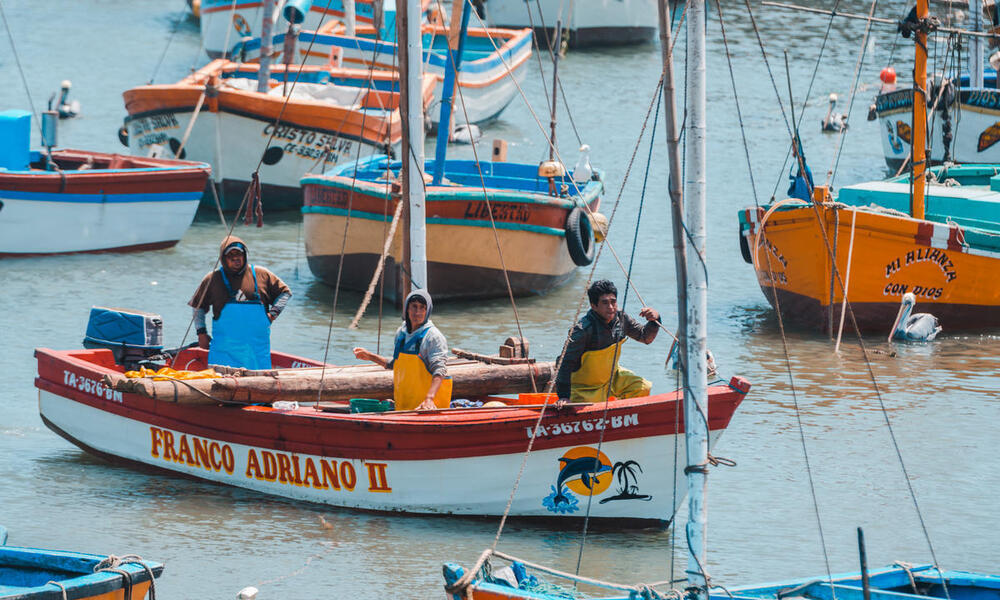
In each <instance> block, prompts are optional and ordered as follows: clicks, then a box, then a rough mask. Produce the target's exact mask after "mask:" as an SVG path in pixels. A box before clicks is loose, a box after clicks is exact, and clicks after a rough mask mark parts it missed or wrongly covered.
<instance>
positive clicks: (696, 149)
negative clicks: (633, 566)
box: [684, 0, 926, 600]
mask: <svg viewBox="0 0 1000 600" xmlns="http://www.w3.org/2000/svg"><path fill="white" fill-rule="evenodd" d="M923 1H924V2H926V0H923ZM687 11H688V16H687V30H686V31H687V33H686V36H685V37H686V38H687V39H686V41H687V86H688V88H687V107H686V108H687V118H686V121H687V131H686V135H687V144H686V147H685V162H686V163H687V170H686V173H685V181H684V203H685V205H686V206H685V215H686V219H685V224H686V225H687V230H688V232H689V236H688V237H689V240H690V242H689V243H690V249H691V250H692V251H691V252H687V253H686V256H685V259H686V264H687V301H688V306H687V324H686V327H685V333H686V336H687V348H686V350H687V357H686V360H685V365H684V366H685V370H686V372H687V387H685V388H684V428H685V432H686V434H685V436H684V437H685V440H686V444H687V464H688V466H687V469H686V471H687V480H688V522H687V541H688V547H689V556H688V567H687V576H688V587H689V588H690V589H692V590H694V591H692V592H691V596H692V597H693V598H697V599H699V600H708V587H707V583H706V580H705V575H704V568H705V547H706V533H707V524H708V520H707V507H706V503H705V488H706V482H707V479H708V472H707V470H706V465H707V464H708V378H707V365H706V358H705V352H706V350H707V347H708V346H707V343H706V337H707V333H706V322H705V321H706V317H707V312H708V311H707V306H706V305H707V300H708V295H707V292H708V279H707V276H706V275H707V274H706V271H705V260H706V256H705V190H706V185H705V178H706V170H705V156H706V143H705V142H706V123H705V0H693V1H692V2H690V3H689V4H688V9H687Z"/></svg>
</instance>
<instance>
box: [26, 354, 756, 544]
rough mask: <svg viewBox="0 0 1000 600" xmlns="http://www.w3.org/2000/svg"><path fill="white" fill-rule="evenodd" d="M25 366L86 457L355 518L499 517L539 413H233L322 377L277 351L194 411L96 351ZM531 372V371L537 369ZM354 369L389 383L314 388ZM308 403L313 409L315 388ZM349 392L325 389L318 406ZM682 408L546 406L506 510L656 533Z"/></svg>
mask: <svg viewBox="0 0 1000 600" xmlns="http://www.w3.org/2000/svg"><path fill="white" fill-rule="evenodd" d="M35 356H36V358H37V360H38V377H37V379H36V380H35V385H36V387H37V388H38V390H39V412H40V413H41V417H42V420H43V421H44V422H45V424H46V425H47V426H48V427H49V428H50V429H52V430H53V431H54V432H56V433H58V434H59V435H61V436H62V437H64V438H66V439H67V440H69V441H70V442H72V443H74V444H76V445H77V446H79V447H80V448H82V449H84V450H86V451H87V452H90V453H92V454H95V455H97V456H101V457H104V458H106V459H108V460H111V461H114V462H124V463H127V464H133V465H141V466H143V467H153V468H156V469H161V470H165V471H170V472H175V473H179V474H183V475H186V476H191V477H196V478H200V479H205V480H209V481H214V482H217V483H222V484H226V485H234V486H239V487H243V488H248V489H252V490H256V491H259V492H263V493H267V494H274V495H277V496H284V497H288V498H295V499H299V500H306V501H310V502H316V503H321V504H328V505H334V506H342V507H350V508H357V509H365V510H375V511H391V512H406V513H423V514H455V515H470V516H476V515H478V516H494V515H501V514H503V512H504V508H505V506H506V504H507V500H508V498H509V496H510V486H511V484H512V482H513V481H514V478H515V477H516V476H517V474H518V471H519V469H520V468H521V462H522V460H523V459H524V453H525V450H526V449H527V447H528V444H529V442H530V441H531V438H532V433H533V431H534V427H535V424H536V421H537V420H538V415H539V411H540V410H542V405H540V404H538V402H539V401H538V400H537V399H536V398H537V396H534V397H533V396H525V395H522V396H520V397H519V398H499V399H498V400H499V401H502V402H505V403H507V405H505V406H497V407H490V408H487V407H480V408H461V409H445V410H433V411H423V412H414V411H402V412H385V413H357V414H350V413H347V412H346V410H347V406H348V405H347V404H346V403H337V402H330V403H326V402H324V403H322V408H323V410H320V409H317V408H316V407H315V406H301V407H295V408H288V409H280V408H276V407H273V406H267V405H257V406H250V405H247V404H245V402H248V401H260V400H265V401H266V400H267V399H274V398H277V397H281V396H274V395H267V393H264V392H261V393H258V395H257V396H254V392H253V391H252V388H253V382H254V381H261V380H270V381H271V382H272V389H273V387H274V386H277V388H280V389H287V395H285V396H284V397H286V398H294V397H300V398H301V397H302V396H301V394H302V393H303V389H302V388H301V386H296V385H295V380H296V378H299V379H301V378H302V377H307V376H310V375H311V376H312V377H314V378H315V376H316V375H317V371H319V370H320V369H318V368H316V365H318V363H316V362H315V361H311V360H308V359H303V358H300V357H296V356H291V355H287V354H282V353H278V352H275V353H273V354H272V361H273V363H274V365H275V366H276V370H275V371H274V372H273V373H271V374H269V375H265V376H259V377H243V378H242V380H243V381H246V382H247V383H245V384H244V383H241V382H240V381H239V380H241V378H240V377H238V376H236V375H234V374H230V375H227V376H226V377H220V378H218V379H216V380H196V381H191V382H188V384H190V385H193V384H195V383H197V384H199V385H200V386H201V387H200V388H199V389H201V390H203V391H205V394H206V396H207V397H205V398H200V396H201V394H200V393H199V394H194V396H198V397H199V398H200V400H199V399H198V398H195V399H194V400H192V393H191V388H190V385H185V384H181V383H176V382H169V381H162V382H155V383H154V382H150V381H149V380H148V379H147V380H140V382H139V383H136V380H128V381H129V382H131V383H130V385H131V386H132V387H129V385H122V384H121V381H122V380H123V379H124V376H123V372H124V367H123V366H121V365H120V364H117V363H116V362H115V359H114V356H113V355H112V351H111V350H108V349H92V350H65V351H57V350H50V349H47V348H40V349H37V350H36V351H35ZM206 359H207V352H206V351H204V350H200V349H188V350H182V351H181V352H180V353H179V354H178V355H177V359H176V361H175V362H174V363H173V364H174V365H176V367H177V368H184V369H189V370H198V369H202V368H205V367H206V366H207V365H206V364H205V360H206ZM520 366H521V367H522V368H524V367H525V365H520ZM309 367H313V368H311V369H310V368H309ZM470 368H471V367H470ZM544 368H545V365H543V364H539V365H538V367H537V369H538V371H539V372H544ZM548 368H549V369H551V366H548ZM352 369H362V370H365V372H366V373H368V374H369V376H371V373H372V369H375V371H380V372H381V373H384V374H385V377H388V378H389V380H390V381H391V372H389V371H385V370H382V369H380V368H379V367H372V366H370V365H368V366H364V367H361V366H356V367H346V368H344V367H341V368H339V369H338V368H337V367H332V366H328V367H327V368H326V369H325V376H326V379H325V380H324V381H325V383H324V384H323V385H324V389H331V390H333V389H334V388H335V387H336V385H335V381H336V379H337V378H338V377H340V378H342V379H343V380H345V381H358V380H359V377H358V374H357V371H353V373H354V374H351V373H352V371H351V370H352ZM462 369H463V367H462V365H461V364H460V365H455V366H452V365H450V366H449V372H450V373H455V375H454V377H455V378H456V387H455V389H456V394H460V391H459V390H460V388H461V383H460V380H461V372H462ZM345 373H346V375H345ZM548 373H549V374H551V370H549V371H548ZM314 380H315V379H314ZM234 382H235V383H234ZM274 382H276V383H274ZM143 385H146V386H149V387H148V389H147V392H146V393H139V391H133V392H129V391H120V390H123V389H134V390H141V389H142V386H143ZM390 385H391V384H390ZM157 386H159V387H157ZM163 386H170V389H172V390H176V391H177V394H175V393H173V392H170V393H166V394H162V395H160V394H158V393H156V392H153V395H156V396H158V397H155V398H154V397H150V396H148V395H147V393H149V391H148V390H153V389H154V388H156V389H159V390H160V392H161V393H162V390H163V389H164V388H163ZM174 386H176V387H174ZM749 388H750V385H749V383H747V382H746V381H745V380H743V379H741V378H738V377H734V378H733V379H732V380H731V381H730V382H729V384H728V385H726V384H721V385H714V386H711V387H710V388H709V397H710V408H709V411H708V414H709V415H710V417H709V428H710V430H711V442H713V443H714V442H715V441H716V440H717V439H718V437H719V436H720V435H721V434H722V432H723V431H724V430H725V428H726V426H727V425H728V424H729V420H730V418H731V417H732V415H733V413H734V411H735V410H736V408H737V407H738V406H739V404H740V402H741V401H742V400H743V398H744V396H745V395H746V393H747V391H748V390H749ZM529 389H530V388H529ZM206 390H207V391H206ZM307 393H308V395H309V396H310V397H312V398H315V397H316V391H315V388H314V389H313V391H311V392H307ZM349 393H350V392H349V391H345V390H343V389H341V390H340V392H339V395H338V392H335V391H331V392H329V395H324V399H325V398H327V397H330V398H337V397H344V395H345V394H349ZM247 394H249V395H247ZM296 394H300V395H296ZM519 403H520V404H519ZM524 403H528V404H524ZM680 403H681V399H680V394H678V393H676V392H671V393H667V394H658V395H653V396H649V397H645V398H637V399H631V400H612V401H611V402H610V403H609V404H608V406H607V408H605V405H604V404H603V403H600V404H591V405H568V406H567V407H566V408H564V409H562V410H555V409H553V408H552V407H551V406H550V407H549V408H548V409H547V410H546V411H545V415H544V417H543V419H542V421H541V424H540V425H539V428H538V436H537V438H536V439H535V442H534V446H533V451H532V452H531V454H530V455H529V456H528V460H527V463H526V465H525V469H524V474H523V476H522V478H521V480H520V486H519V488H518V493H517V495H516V497H515V498H514V501H513V505H512V507H511V514H512V515H514V516H518V517H536V518H537V517H543V518H552V519H563V520H565V519H573V518H574V517H580V516H582V515H583V514H585V512H586V507H587V504H588V496H591V495H592V496H593V503H592V506H591V509H590V518H591V519H598V520H604V521H610V522H611V524H612V525H614V526H623V525H626V524H628V525H630V526H631V525H662V524H664V523H665V519H669V518H670V515H672V514H673V513H674V509H675V508H676V507H675V506H674V505H673V502H674V501H675V500H676V502H677V503H680V501H681V499H682V497H683V494H676V493H675V489H683V488H675V477H676V478H678V481H680V480H681V479H682V478H683V476H684V474H683V471H682V470H680V469H679V470H677V471H676V472H673V471H674V467H673V466H672V465H673V464H677V465H681V467H682V466H683V465H684V464H686V463H685V461H684V460H680V461H676V462H675V461H672V459H671V458H670V452H671V449H672V448H675V445H674V439H675V437H676V436H678V435H681V436H683V433H684V420H683V419H684V411H683V409H682V407H681V406H680ZM338 405H339V406H338ZM279 406H280V405H279ZM330 410H334V411H338V410H339V412H329V411H330ZM588 473H597V474H596V475H594V476H592V477H591V476H590V475H589V474H588ZM612 520H613V521H612Z"/></svg>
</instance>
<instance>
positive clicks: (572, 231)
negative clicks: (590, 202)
mask: <svg viewBox="0 0 1000 600" xmlns="http://www.w3.org/2000/svg"><path fill="white" fill-rule="evenodd" d="M595 245H596V244H595V243H594V227H593V225H591V223H590V219H588V218H587V215H586V214H585V213H584V212H583V209H582V208H580V207H579V206H577V207H574V208H573V210H571V211H569V215H567V216H566V248H567V249H568V250H569V257H570V258H571V259H573V264H575V265H576V266H578V267H586V266H587V265H589V264H590V263H592V262H594V247H595Z"/></svg>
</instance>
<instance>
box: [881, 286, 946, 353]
mask: <svg viewBox="0 0 1000 600" xmlns="http://www.w3.org/2000/svg"><path fill="white" fill-rule="evenodd" d="M916 303H917V297H916V296H914V295H913V293H912V292H907V293H905V294H903V302H902V304H900V306H899V313H897V314H896V322H895V323H893V324H892V335H891V336H890V337H892V338H895V339H897V340H906V341H913V342H929V341H931V340H933V339H934V338H935V337H937V334H939V333H941V326H940V325H938V320H937V317H935V316H934V315H932V314H930V313H917V314H915V315H913V314H910V313H911V312H913V305H914V304H916Z"/></svg>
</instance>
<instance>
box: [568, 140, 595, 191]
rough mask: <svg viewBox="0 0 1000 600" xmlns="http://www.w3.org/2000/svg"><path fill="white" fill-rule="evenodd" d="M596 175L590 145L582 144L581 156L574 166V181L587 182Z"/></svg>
mask: <svg viewBox="0 0 1000 600" xmlns="http://www.w3.org/2000/svg"><path fill="white" fill-rule="evenodd" d="M593 175H594V169H593V167H591V166H590V146H588V145H587V144H584V145H582V146H580V158H579V159H577V161H576V166H575V167H573V181H575V182H577V183H586V182H588V181H590V178H591V177H592V176H593Z"/></svg>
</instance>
